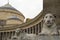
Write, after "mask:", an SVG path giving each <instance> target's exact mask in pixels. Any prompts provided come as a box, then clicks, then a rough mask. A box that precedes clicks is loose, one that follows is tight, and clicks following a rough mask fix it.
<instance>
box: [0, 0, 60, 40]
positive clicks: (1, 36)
mask: <svg viewBox="0 0 60 40" xmlns="http://www.w3.org/2000/svg"><path fill="white" fill-rule="evenodd" d="M43 1H44V2H43V10H42V11H41V12H40V13H39V14H38V15H37V16H36V17H35V18H33V19H28V18H27V19H26V22H24V19H25V17H24V15H23V13H21V12H20V11H18V10H17V9H15V8H14V7H12V6H11V5H10V4H9V3H7V4H5V5H4V6H1V7H0V40H7V38H11V37H12V36H14V35H15V31H16V29H18V28H19V29H22V30H23V32H24V33H28V34H36V35H38V34H39V33H40V32H41V29H42V26H43V17H44V15H45V14H47V12H49V11H51V13H52V14H54V15H55V17H56V24H57V25H58V29H60V27H59V26H60V9H59V8H60V3H59V0H56V1H55V0H54V1H52V0H43ZM57 4H58V5H57Z"/></svg>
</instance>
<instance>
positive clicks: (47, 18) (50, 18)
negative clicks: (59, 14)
mask: <svg viewBox="0 0 60 40" xmlns="http://www.w3.org/2000/svg"><path fill="white" fill-rule="evenodd" d="M43 21H44V24H45V25H46V26H48V27H51V26H52V25H53V24H54V22H55V17H54V16H53V15H52V14H50V13H48V14H46V15H45V16H44V18H43Z"/></svg>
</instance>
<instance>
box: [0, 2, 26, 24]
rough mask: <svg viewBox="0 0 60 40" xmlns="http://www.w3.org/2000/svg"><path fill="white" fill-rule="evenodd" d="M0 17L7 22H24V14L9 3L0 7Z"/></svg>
mask: <svg viewBox="0 0 60 40" xmlns="http://www.w3.org/2000/svg"><path fill="white" fill-rule="evenodd" d="M0 19H2V20H7V24H22V23H24V19H25V17H24V15H23V14H22V13H21V12H19V11H18V10H17V9H15V8H14V7H12V6H11V5H10V4H9V3H7V4H5V5H4V6H1V7H0Z"/></svg>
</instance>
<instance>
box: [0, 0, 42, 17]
mask: <svg viewBox="0 0 60 40" xmlns="http://www.w3.org/2000/svg"><path fill="white" fill-rule="evenodd" d="M6 3H8V0H0V6H3V5H5V4H6ZM9 3H10V4H11V5H12V6H13V7H14V8H16V9H17V10H19V11H20V12H22V14H23V15H24V16H25V17H26V18H34V17H35V16H37V15H38V14H39V13H40V12H41V11H42V9H43V0H9Z"/></svg>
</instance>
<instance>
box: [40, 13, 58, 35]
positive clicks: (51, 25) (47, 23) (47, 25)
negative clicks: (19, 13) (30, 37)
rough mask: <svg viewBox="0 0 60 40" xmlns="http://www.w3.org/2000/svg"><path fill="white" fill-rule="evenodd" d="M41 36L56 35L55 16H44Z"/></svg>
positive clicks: (49, 14)
mask: <svg viewBox="0 0 60 40" xmlns="http://www.w3.org/2000/svg"><path fill="white" fill-rule="evenodd" d="M41 34H49V35H50V34H58V32H57V26H56V23H55V16H54V15H53V14H51V13H48V14H46V15H45V16H44V18H43V27H42V31H41Z"/></svg>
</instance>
